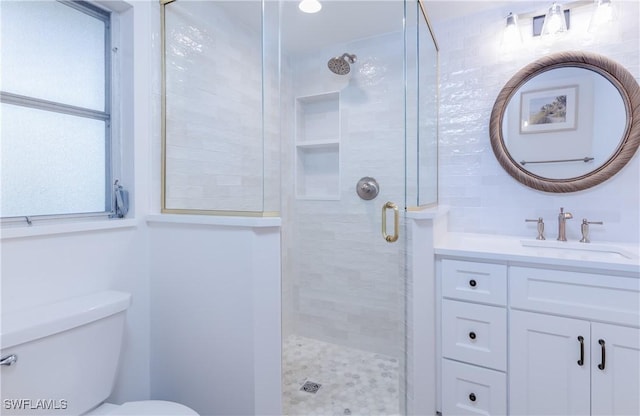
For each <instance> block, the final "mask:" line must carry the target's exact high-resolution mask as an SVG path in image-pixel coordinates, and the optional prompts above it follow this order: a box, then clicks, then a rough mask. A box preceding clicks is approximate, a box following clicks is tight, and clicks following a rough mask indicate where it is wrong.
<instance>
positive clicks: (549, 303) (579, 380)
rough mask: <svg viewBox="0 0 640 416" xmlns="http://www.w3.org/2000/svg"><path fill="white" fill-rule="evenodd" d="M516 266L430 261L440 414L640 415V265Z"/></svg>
mask: <svg viewBox="0 0 640 416" xmlns="http://www.w3.org/2000/svg"><path fill="white" fill-rule="evenodd" d="M436 253H437V254H438V252H437V250H436ZM464 254H469V253H464ZM471 254H473V253H471ZM522 260H523V258H522V257H520V258H518V259H517V261H513V260H512V259H510V258H508V257H506V258H505V259H501V258H500V257H499V256H497V255H494V256H493V257H492V258H490V259H487V258H486V257H483V256H481V255H479V256H473V255H471V256H467V257H465V256H461V255H459V256H452V255H451V253H450V252H448V253H447V255H445V256H442V255H439V256H438V257H437V262H436V264H437V271H438V273H437V275H438V282H437V287H438V293H439V302H438V310H439V316H440V383H441V384H440V388H439V391H440V392H441V397H440V409H439V410H440V411H441V412H442V414H443V415H445V416H446V415H454V414H455V415H459V414H485V415H486V414H489V415H491V414H495V415H497V414H512V415H589V414H591V415H640V276H639V273H638V272H637V268H635V270H634V268H631V269H630V270H631V271H630V272H629V271H609V270H607V269H606V267H600V268H594V269H593V270H591V269H588V268H585V267H578V266H575V267H569V266H566V265H561V266H557V265H555V264H553V262H550V263H549V264H545V263H544V262H542V261H540V260H539V259H538V260H535V261H532V262H531V264H528V263H526V262H523V261H522ZM472 333H473V336H470V334H472Z"/></svg>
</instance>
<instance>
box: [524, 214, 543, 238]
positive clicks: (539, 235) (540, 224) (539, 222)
mask: <svg viewBox="0 0 640 416" xmlns="http://www.w3.org/2000/svg"><path fill="white" fill-rule="evenodd" d="M524 222H537V223H538V236H537V237H536V240H545V238H544V220H543V219H542V217H538V219H537V220H531V219H525V220H524Z"/></svg>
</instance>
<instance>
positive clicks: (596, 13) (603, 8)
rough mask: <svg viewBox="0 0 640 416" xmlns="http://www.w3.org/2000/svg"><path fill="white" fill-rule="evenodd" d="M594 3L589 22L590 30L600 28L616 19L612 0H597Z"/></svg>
mask: <svg viewBox="0 0 640 416" xmlns="http://www.w3.org/2000/svg"><path fill="white" fill-rule="evenodd" d="M594 4H595V6H594V10H593V15H592V16H591V22H590V23H589V29H588V30H589V32H593V31H596V30H598V28H600V27H602V26H604V25H606V24H607V23H610V22H611V21H613V19H614V15H613V6H612V5H611V0H595V1H594Z"/></svg>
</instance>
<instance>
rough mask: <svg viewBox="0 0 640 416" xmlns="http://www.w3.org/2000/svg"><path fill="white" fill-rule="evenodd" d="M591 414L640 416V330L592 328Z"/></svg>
mask: <svg viewBox="0 0 640 416" xmlns="http://www.w3.org/2000/svg"><path fill="white" fill-rule="evenodd" d="M591 334H592V335H591V386H592V391H591V395H592V399H591V406H592V407H591V414H593V415H640V330H639V329H635V328H625V327H621V326H616V325H606V324H597V323H593V324H592V325H591Z"/></svg>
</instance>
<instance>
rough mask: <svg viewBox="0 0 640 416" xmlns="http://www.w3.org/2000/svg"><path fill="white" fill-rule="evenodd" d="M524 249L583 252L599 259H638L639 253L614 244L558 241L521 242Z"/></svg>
mask: <svg viewBox="0 0 640 416" xmlns="http://www.w3.org/2000/svg"><path fill="white" fill-rule="evenodd" d="M520 244H522V246H523V247H535V248H544V249H550V250H554V251H556V252H573V253H577V252H583V253H584V254H593V255H595V256H598V257H609V258H623V259H629V260H635V259H638V253H634V252H633V251H631V250H627V249H625V248H622V247H618V246H616V245H613V244H597V243H596V244H594V243H578V242H572V241H557V240H520Z"/></svg>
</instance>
